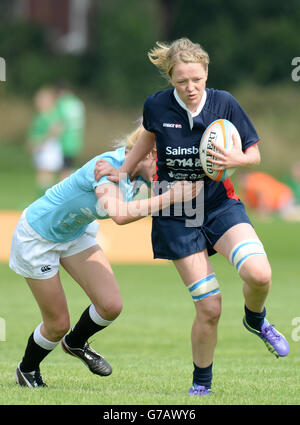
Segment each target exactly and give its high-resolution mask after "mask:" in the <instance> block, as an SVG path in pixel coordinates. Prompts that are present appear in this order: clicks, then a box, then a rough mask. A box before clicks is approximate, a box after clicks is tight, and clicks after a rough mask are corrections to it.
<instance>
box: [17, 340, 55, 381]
mask: <svg viewBox="0 0 300 425" xmlns="http://www.w3.org/2000/svg"><path fill="white" fill-rule="evenodd" d="M51 351H52V350H46V349H45V348H43V347H41V346H40V345H38V344H37V343H36V342H35V340H34V338H33V333H32V334H31V335H30V337H29V338H28V343H27V347H26V350H25V354H24V357H23V359H22V362H21V364H20V369H21V371H22V372H25V373H27V372H33V371H34V370H39V365H40V363H41V361H42V360H44V358H45V357H46V356H48V354H49V353H51Z"/></svg>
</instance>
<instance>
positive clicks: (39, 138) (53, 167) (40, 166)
mask: <svg viewBox="0 0 300 425" xmlns="http://www.w3.org/2000/svg"><path fill="white" fill-rule="evenodd" d="M55 101H56V93H55V90H54V89H53V88H51V87H43V88H41V89H40V90H38V92H37V93H36V94H35V96H34V106H35V109H36V113H35V116H34V118H33V120H32V123H31V125H30V128H29V131H28V134H27V148H28V149H29V150H30V152H31V153H32V156H33V162H34V166H35V168H36V185H37V196H38V197H39V196H41V195H43V194H44V192H45V190H46V189H48V188H49V187H50V186H52V185H53V183H54V181H55V179H56V178H57V173H58V172H60V171H61V170H62V166H63V156H62V150H61V146H60V143H59V140H58V135H59V133H60V127H59V122H58V117H57V112H56V108H55Z"/></svg>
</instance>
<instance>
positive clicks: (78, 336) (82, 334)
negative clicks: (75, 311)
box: [65, 307, 106, 348]
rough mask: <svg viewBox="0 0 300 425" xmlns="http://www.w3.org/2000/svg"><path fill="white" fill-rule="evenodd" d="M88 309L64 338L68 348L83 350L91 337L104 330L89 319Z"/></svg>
mask: <svg viewBox="0 0 300 425" xmlns="http://www.w3.org/2000/svg"><path fill="white" fill-rule="evenodd" d="M89 309H90V307H88V308H87V309H86V310H84V312H83V313H82V315H81V317H80V319H79V321H78V322H77V323H76V325H75V326H74V327H73V329H72V330H71V332H70V333H68V335H66V337H65V341H66V343H67V344H68V346H69V347H70V348H83V346H84V344H85V342H86V341H87V340H88V339H89V338H90V337H91V336H92V335H94V334H95V333H97V332H99V331H101V330H102V329H104V328H106V326H101V325H98V324H97V323H95V322H94V321H93V320H92V319H91V317H90V313H89Z"/></svg>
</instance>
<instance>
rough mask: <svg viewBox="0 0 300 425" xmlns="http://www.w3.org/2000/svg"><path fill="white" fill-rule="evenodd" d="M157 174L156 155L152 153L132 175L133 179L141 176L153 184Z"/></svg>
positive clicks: (139, 164)
mask: <svg viewBox="0 0 300 425" xmlns="http://www.w3.org/2000/svg"><path fill="white" fill-rule="evenodd" d="M155 173H156V154H155V153H153V152H151V153H149V154H148V155H147V156H146V158H145V159H143V160H142V161H140V162H139V163H138V165H137V166H136V169H135V170H134V172H133V173H132V176H133V177H136V176H141V177H142V178H143V179H144V180H146V181H148V182H152V181H153V178H154V176H155Z"/></svg>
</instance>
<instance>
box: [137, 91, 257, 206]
mask: <svg viewBox="0 0 300 425" xmlns="http://www.w3.org/2000/svg"><path fill="white" fill-rule="evenodd" d="M202 101H204V103H203V102H201V103H203V105H199V106H200V108H198V109H200V111H199V113H198V112H196V113H195V114H191V113H190V112H189V111H188V110H187V109H186V107H185V105H184V103H183V102H182V101H181V99H180V98H179V97H178V95H177V93H176V90H174V89H173V88H171V89H167V90H164V91H160V92H157V93H155V94H153V95H151V96H149V97H148V98H147V99H146V102H145V104H144V111H143V126H144V128H145V129H146V130H148V131H151V132H153V133H154V134H155V137H156V146H157V175H156V177H155V179H156V180H158V181H159V182H162V181H168V182H170V181H175V180H191V181H196V180H204V200H205V209H206V210H207V209H210V208H213V209H214V208H217V206H218V204H219V203H220V202H222V200H224V199H228V198H234V199H238V197H237V196H236V195H235V193H234V188H233V185H232V182H231V180H230V179H226V180H225V181H223V182H215V181H213V180H211V179H210V178H209V177H207V176H206V175H205V173H204V171H203V169H202V167H201V162H200V156H199V144H200V140H201V137H202V135H203V133H204V131H205V129H206V128H207V127H208V126H209V125H210V124H211V123H212V122H213V121H215V120H217V119H221V118H223V119H227V120H229V121H231V122H232V123H233V124H234V125H235V126H236V128H237V130H238V131H239V133H240V136H241V140H242V149H243V151H244V152H245V151H246V150H247V149H248V148H249V147H250V146H252V145H255V144H256V143H258V142H259V138H258V135H257V133H256V130H255V128H254V126H253V124H252V122H251V121H250V119H249V117H248V116H247V114H246V112H245V111H244V110H243V108H242V107H241V106H240V105H239V103H238V102H237V100H236V99H235V98H234V97H233V96H232V95H231V94H230V93H228V92H226V91H224V90H215V89H211V88H206V90H205V93H204V96H203V98H202Z"/></svg>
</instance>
